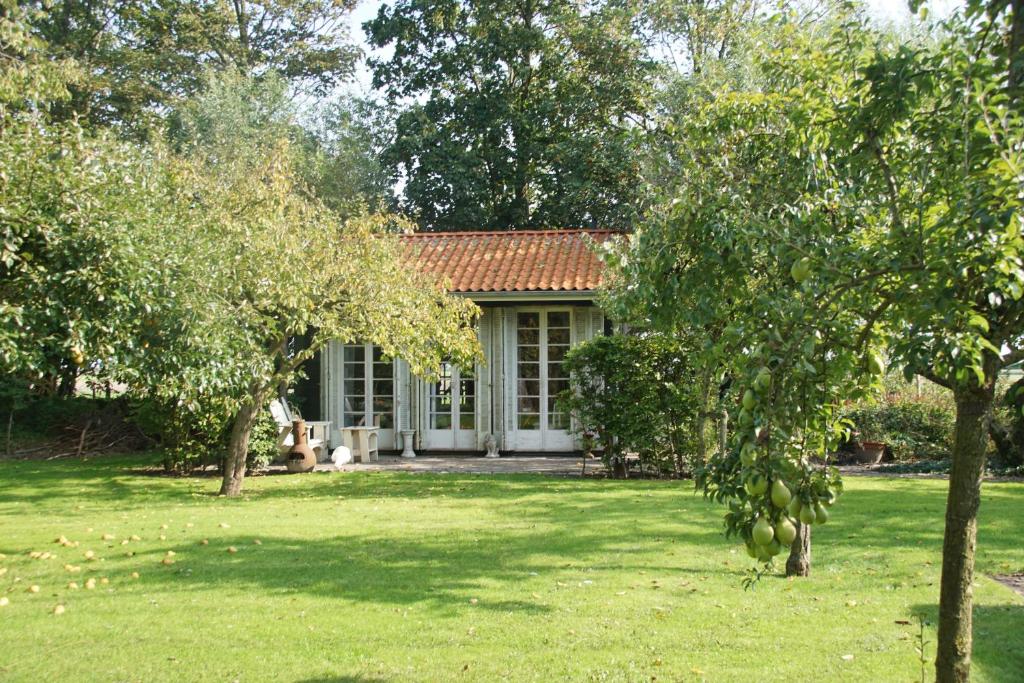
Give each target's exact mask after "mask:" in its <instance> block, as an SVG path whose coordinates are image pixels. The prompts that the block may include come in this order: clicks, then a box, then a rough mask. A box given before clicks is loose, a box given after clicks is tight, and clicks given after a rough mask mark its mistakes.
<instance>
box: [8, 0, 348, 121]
mask: <svg viewBox="0 0 1024 683" xmlns="http://www.w3.org/2000/svg"><path fill="white" fill-rule="evenodd" d="M23 4H25V5H27V6H30V7H31V8H33V9H35V10H37V11H36V12H35V13H34V14H33V19H32V27H33V31H34V32H35V34H36V35H37V36H39V37H41V38H42V39H43V40H44V41H45V42H46V43H47V44H48V45H49V49H50V52H51V53H52V54H53V55H55V56H57V57H63V58H72V59H74V60H75V62H77V63H78V64H79V65H80V66H81V67H82V70H83V74H82V77H81V78H79V79H77V80H76V81H75V82H72V83H70V84H69V90H70V92H71V98H70V99H69V100H68V101H66V102H63V103H59V104H58V105H57V106H55V110H54V115H55V117H56V118H58V119H60V118H70V117H72V116H78V117H82V118H85V119H87V120H88V121H89V122H90V123H92V124H99V125H104V126H117V127H121V128H123V129H124V130H125V132H128V133H133V134H136V135H142V134H143V133H144V131H146V130H147V129H148V127H149V125H150V124H151V123H152V121H153V119H154V118H156V117H158V116H160V115H161V114H163V113H165V112H166V110H167V108H168V107H171V106H173V105H175V104H176V103H178V102H180V101H181V100H182V99H183V98H185V97H187V96H189V95H192V94H194V93H196V92H197V91H199V90H200V89H201V87H202V84H203V72H204V70H206V69H209V68H213V69H215V70H220V69H224V68H229V67H230V68H234V69H237V70H238V71H240V72H241V73H243V74H245V75H247V76H256V77H259V76H262V75H264V74H266V73H268V72H271V71H273V72H276V73H278V74H279V75H281V76H283V77H284V78H285V79H286V80H287V81H288V82H289V83H290V84H292V85H294V86H298V87H302V88H304V89H307V90H309V91H311V92H312V93H313V94H317V95H323V94H325V93H327V92H328V91H329V90H330V89H332V88H333V87H334V86H335V85H337V84H338V83H339V82H341V81H342V80H343V79H344V78H347V77H348V76H349V75H351V73H352V71H353V68H354V66H355V63H356V59H357V58H358V54H359V53H358V49H357V48H355V47H354V46H353V45H352V43H351V41H350V40H349V36H348V30H347V25H346V23H345V22H346V20H347V18H348V16H349V12H350V11H351V9H352V7H353V6H354V4H355V3H354V0H341V1H339V0H253V1H245V0H57V1H56V2H50V1H47V2H43V1H42V0H31V1H25V2H23Z"/></svg>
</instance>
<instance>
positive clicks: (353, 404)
mask: <svg viewBox="0 0 1024 683" xmlns="http://www.w3.org/2000/svg"><path fill="white" fill-rule="evenodd" d="M344 403H345V412H346V413H361V412H363V411H364V410H366V399H365V398H363V397H362V396H346V397H345V402H344Z"/></svg>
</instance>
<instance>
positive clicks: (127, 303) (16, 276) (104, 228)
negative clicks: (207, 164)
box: [0, 11, 180, 395]
mask: <svg viewBox="0 0 1024 683" xmlns="http://www.w3.org/2000/svg"><path fill="white" fill-rule="evenodd" d="M25 20H26V16H25V15H23V14H19V13H18V12H17V11H12V13H7V14H5V15H4V16H3V17H0V22H2V25H3V35H4V36H5V38H4V39H5V41H6V42H5V44H4V48H3V49H4V54H5V58H4V59H3V60H2V69H0V84H3V85H2V86H0V92H3V93H5V94H6V95H7V96H8V97H7V99H4V100H2V101H0V206H2V207H3V209H2V213H0V231H2V232H0V237H2V242H0V322H2V323H3V324H2V325H0V371H2V372H4V373H5V374H9V375H11V376H14V377H16V378H17V380H16V381H18V382H22V383H24V384H26V385H29V386H30V387H32V388H33V389H34V391H36V392H37V393H38V392H47V391H50V392H52V391H57V390H59V391H60V392H61V393H62V394H65V395H67V394H70V393H71V391H72V390H73V388H74V384H75V379H76V377H77V375H78V373H79V372H80V371H81V370H82V369H84V368H89V369H91V370H92V371H93V372H96V373H100V374H103V373H109V372H110V370H111V368H112V367H113V366H114V365H116V364H117V363H119V362H120V361H121V360H123V359H124V357H126V356H128V355H130V354H131V353H133V351H134V348H133V347H134V344H135V342H136V340H137V339H136V336H135V330H136V328H137V323H138V321H139V320H141V319H142V318H143V317H144V315H143V314H144V311H145V310H147V309H148V308H149V307H150V306H151V304H152V302H153V293H154V291H155V290H156V289H157V285H156V283H157V281H158V280H160V279H161V278H162V277H165V275H166V274H164V273H162V272H160V268H159V265H157V264H154V263H150V262H148V261H146V260H144V259H139V258H137V252H136V244H135V241H134V235H135V233H136V231H145V230H149V231H151V232H153V233H160V232H163V231H170V230H172V229H173V226H175V225H177V224H178V223H179V221H178V217H179V216H180V212H179V208H178V206H177V204H176V202H174V201H173V200H174V199H176V197H174V196H173V193H172V192H171V191H170V185H171V184H170V181H169V179H170V172H169V169H170V166H169V165H168V164H167V163H166V158H165V157H163V156H162V154H161V153H160V151H159V150H155V151H154V152H153V153H147V152H144V151H141V150H138V149H136V148H132V147H128V146H126V145H123V144H119V143H116V142H114V141H111V140H110V139H108V138H107V137H105V136H102V135H101V136H96V137H92V136H90V135H88V133H87V132H86V131H85V130H83V129H82V128H81V127H80V126H79V124H78V122H76V121H70V122H66V123H53V122H52V121H50V120H49V118H48V117H47V116H46V114H45V111H46V110H47V108H48V107H49V105H51V104H52V103H54V102H60V101H62V99H63V98H65V97H66V96H67V92H66V89H65V86H66V85H67V84H68V82H69V80H68V79H69V78H72V76H73V74H74V69H73V67H71V66H65V67H60V66H59V65H53V64H51V63H50V62H49V60H47V59H46V58H45V56H44V54H43V53H42V51H41V50H42V46H41V45H40V44H39V42H38V40H35V39H32V38H31V37H27V34H19V30H21V31H23V32H24V31H25V28H24V27H25ZM19 22H20V23H19ZM19 27H20V28H19ZM19 35H21V36H22V40H20V42H19V40H18V36H19ZM17 87H21V88H24V89H23V90H17ZM101 361H102V362H101Z"/></svg>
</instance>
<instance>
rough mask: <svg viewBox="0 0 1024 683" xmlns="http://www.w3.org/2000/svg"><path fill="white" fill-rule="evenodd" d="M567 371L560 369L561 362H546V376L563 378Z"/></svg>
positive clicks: (567, 374)
mask: <svg viewBox="0 0 1024 683" xmlns="http://www.w3.org/2000/svg"><path fill="white" fill-rule="evenodd" d="M568 376H569V373H568V372H566V371H565V370H563V369H562V364H561V363H548V377H550V378H551V379H565V378H566V377H568Z"/></svg>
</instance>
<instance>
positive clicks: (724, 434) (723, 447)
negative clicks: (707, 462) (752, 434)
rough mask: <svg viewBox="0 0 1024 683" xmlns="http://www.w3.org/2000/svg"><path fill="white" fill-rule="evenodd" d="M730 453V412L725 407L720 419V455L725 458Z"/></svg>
mask: <svg viewBox="0 0 1024 683" xmlns="http://www.w3.org/2000/svg"><path fill="white" fill-rule="evenodd" d="M728 451H729V411H728V410H726V409H725V408H724V407H723V408H722V413H721V415H720V416H719V418H718V454H719V455H720V456H722V457H725V454H726V453H727V452H728Z"/></svg>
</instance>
